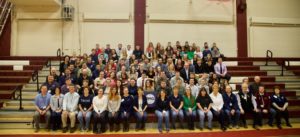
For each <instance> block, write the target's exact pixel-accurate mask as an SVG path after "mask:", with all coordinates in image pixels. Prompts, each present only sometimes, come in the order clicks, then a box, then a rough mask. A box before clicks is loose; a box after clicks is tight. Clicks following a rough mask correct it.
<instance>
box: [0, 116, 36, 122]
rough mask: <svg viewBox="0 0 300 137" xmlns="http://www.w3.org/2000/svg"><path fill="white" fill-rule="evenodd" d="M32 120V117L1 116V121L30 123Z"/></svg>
mask: <svg viewBox="0 0 300 137" xmlns="http://www.w3.org/2000/svg"><path fill="white" fill-rule="evenodd" d="M30 122H32V116H31V118H2V117H1V118H0V123H30Z"/></svg>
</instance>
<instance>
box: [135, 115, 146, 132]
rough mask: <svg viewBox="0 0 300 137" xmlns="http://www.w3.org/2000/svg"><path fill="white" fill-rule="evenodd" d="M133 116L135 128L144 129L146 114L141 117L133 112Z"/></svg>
mask: <svg viewBox="0 0 300 137" xmlns="http://www.w3.org/2000/svg"><path fill="white" fill-rule="evenodd" d="M135 116H136V118H137V121H136V128H137V129H142V128H145V123H146V121H147V112H144V114H143V115H141V114H140V113H139V112H135Z"/></svg>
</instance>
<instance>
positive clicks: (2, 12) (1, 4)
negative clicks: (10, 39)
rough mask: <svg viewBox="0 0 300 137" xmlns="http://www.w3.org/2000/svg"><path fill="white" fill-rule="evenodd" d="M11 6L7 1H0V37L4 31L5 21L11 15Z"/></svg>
mask: <svg viewBox="0 0 300 137" xmlns="http://www.w3.org/2000/svg"><path fill="white" fill-rule="evenodd" d="M12 7H13V4H12V3H10V2H9V1H7V0H0V35H1V34H2V32H3V30H4V26H5V24H6V21H7V19H8V17H9V15H10V13H11V8H12Z"/></svg>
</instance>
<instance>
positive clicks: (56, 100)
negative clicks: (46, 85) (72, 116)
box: [50, 87, 64, 131]
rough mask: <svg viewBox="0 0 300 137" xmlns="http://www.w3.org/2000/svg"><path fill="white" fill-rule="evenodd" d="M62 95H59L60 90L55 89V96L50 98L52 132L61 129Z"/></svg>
mask: <svg viewBox="0 0 300 137" xmlns="http://www.w3.org/2000/svg"><path fill="white" fill-rule="evenodd" d="M63 99H64V95H63V94H61V90H60V88H58V87H57V88H56V89H55V94H54V95H52V96H51V99H50V108H51V119H50V121H51V124H52V130H53V131H55V130H57V129H60V127H61V113H62V107H63Z"/></svg>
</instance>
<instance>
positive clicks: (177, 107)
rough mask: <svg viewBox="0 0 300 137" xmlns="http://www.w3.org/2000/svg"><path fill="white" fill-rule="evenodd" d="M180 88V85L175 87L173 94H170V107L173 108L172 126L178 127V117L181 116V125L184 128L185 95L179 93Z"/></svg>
mask: <svg viewBox="0 0 300 137" xmlns="http://www.w3.org/2000/svg"><path fill="white" fill-rule="evenodd" d="M178 92H179V89H178V87H176V86H175V87H174V88H173V94H172V95H170V108H171V116H172V128H173V129H176V127H175V123H176V118H177V117H179V121H180V127H181V128H182V129H183V120H184V114H183V110H182V107H183V97H182V95H180V94H178Z"/></svg>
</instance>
